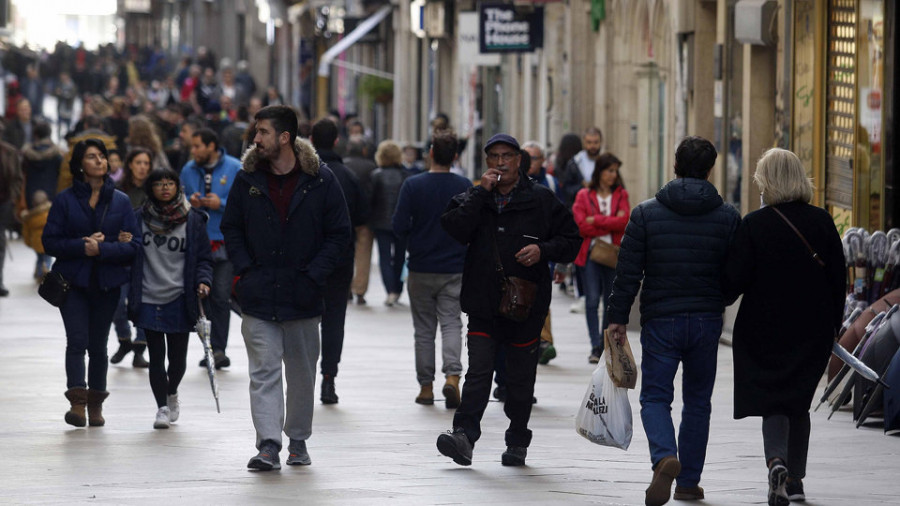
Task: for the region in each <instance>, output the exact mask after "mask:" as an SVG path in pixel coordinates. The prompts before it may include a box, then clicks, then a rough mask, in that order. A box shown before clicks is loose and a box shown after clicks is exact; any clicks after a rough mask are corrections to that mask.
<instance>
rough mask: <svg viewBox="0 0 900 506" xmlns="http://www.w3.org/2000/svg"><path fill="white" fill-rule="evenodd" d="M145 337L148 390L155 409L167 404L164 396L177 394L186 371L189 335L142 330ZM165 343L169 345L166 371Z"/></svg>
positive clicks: (185, 333)
mask: <svg viewBox="0 0 900 506" xmlns="http://www.w3.org/2000/svg"><path fill="white" fill-rule="evenodd" d="M144 334H145V335H146V336H147V351H149V352H150V389H151V390H153V397H154V398H155V399H156V407H158V408H161V407H163V406H165V405H166V404H167V402H168V399H166V396H169V395H174V394H177V393H178V385H180V384H181V380H182V378H184V371H185V370H187V349H188V337H189V336H190V334H188V333H187V332H184V333H177V332H176V333H172V334H163V333H162V332H157V331H155V330H144ZM166 341H168V343H169V368H168V370H167V369H166Z"/></svg>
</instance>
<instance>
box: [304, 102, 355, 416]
mask: <svg viewBox="0 0 900 506" xmlns="http://www.w3.org/2000/svg"><path fill="white" fill-rule="evenodd" d="M310 140H311V141H312V144H313V147H314V148H316V152H317V153H318V155H319V159H320V160H321V161H322V162H324V163H325V165H327V166H328V168H329V169H331V172H334V175H335V177H337V180H338V182H339V183H340V185H341V190H342V191H343V193H344V199H345V200H346V201H347V209H348V211H349V213H350V224H351V225H352V226H353V230H354V231H355V230H356V229H357V228H358V227H360V226H362V225H364V224H365V223H366V215H367V214H368V211H367V210H366V206H365V203H366V202H365V199H364V198H363V196H362V189H361V188H360V184H359V179H357V177H356V175H355V174H354V173H353V172H352V171H351V170H350V169H348V168H347V167H346V166H345V165H344V164H343V163H342V161H341V157H340V156H339V155H338V154H337V153H335V152H334V145H335V143H337V140H338V129H337V125H336V124H335V123H334V122H333V121H332V120H330V119H328V118H325V119H321V120H319V121H317V122H316V124H315V125H313V127H312V135H311V136H310ZM353 240H354V243H355V242H356V234H355V233H354V234H353ZM354 251H355V244H354V247H350V248H347V249H345V250H344V251H342V252H341V256H340V258H339V260H338V264H337V266H336V267H335V268H334V270H333V271H332V272H331V274H329V275H328V278H327V279H326V281H325V288H324V290H323V292H322V298H323V299H324V302H325V312H324V313H322V365H321V367H322V395H321V397H320V399H321V401H322V403H323V404H337V402H338V396H337V392H336V391H335V386H334V378H335V376H337V373H338V363H339V362H340V361H341V351H342V350H343V347H344V320H345V317H346V314H347V294H349V293H350V282H351V281H352V280H353V253H354Z"/></svg>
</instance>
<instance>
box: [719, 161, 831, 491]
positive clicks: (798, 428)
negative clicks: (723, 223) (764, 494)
mask: <svg viewBox="0 0 900 506" xmlns="http://www.w3.org/2000/svg"><path fill="white" fill-rule="evenodd" d="M753 178H754V181H755V182H756V184H757V186H758V187H759V188H760V191H761V192H762V194H761V195H762V201H763V204H764V205H765V207H763V208H762V209H760V210H758V211H754V212H752V213H750V214H748V215H747V216H746V217H745V218H744V219H743V221H742V222H741V226H740V228H739V229H738V231H737V234H736V236H735V240H734V243H733V244H732V245H731V249H730V253H729V255H728V261H727V263H726V268H725V273H724V286H725V290H726V296H727V297H728V299H729V301H730V302H733V301H734V300H735V299H736V298H737V296H738V295H740V294H743V295H744V298H743V300H742V301H741V306H740V310H739V311H738V315H737V320H736V321H735V325H734V345H733V348H732V350H733V354H734V417H735V418H744V417H747V416H761V417H763V426H762V432H763V443H764V447H765V455H766V463H767V465H768V467H769V487H770V488H769V504H779V505H785V504H788V496H790V497H791V499H800V498H801V497H802V496H803V484H802V481H801V479H802V478H803V477H804V476H805V474H806V456H807V451H808V449H809V431H810V423H809V406H810V402H811V401H812V398H813V395H814V394H815V390H816V386H817V385H818V383H819V379H820V378H821V377H822V373H823V372H824V371H825V367H826V364H827V362H828V357H829V356H830V355H831V347H832V343H833V341H834V337H835V335H836V333H837V331H838V329H839V328H840V326H841V318H842V314H843V309H844V298H845V296H846V284H847V281H846V272H845V270H844V251H843V247H842V245H841V238H840V236H839V234H838V231H837V229H836V228H835V225H834V220H833V219H832V217H831V215H830V214H828V212H827V211H825V210H824V209H821V208H818V207H815V206H812V205H810V204H809V201H810V200H811V199H812V196H813V187H812V184H811V183H810V181H809V179H808V178H807V177H806V171H805V170H804V168H803V165H802V163H801V162H800V159H799V158H797V156H796V155H795V154H794V153H791V152H790V151H787V150H784V149H779V148H773V149H770V150H769V151H767V152H766V153H765V154H764V155H763V156H762V158H760V160H759V163H758V164H757V166H756V174H755V175H754V177H753ZM782 215H783V216H782ZM788 221H790V223H792V224H793V226H794V227H796V229H797V230H796V231H794V230H793V229H792V227H791V225H789V224H788ZM801 236H802V238H801ZM804 240H805V241H806V242H807V243H808V246H807V245H806V244H804ZM813 252H815V254H816V257H814V256H813ZM785 479H786V480H787V481H786V482H785Z"/></svg>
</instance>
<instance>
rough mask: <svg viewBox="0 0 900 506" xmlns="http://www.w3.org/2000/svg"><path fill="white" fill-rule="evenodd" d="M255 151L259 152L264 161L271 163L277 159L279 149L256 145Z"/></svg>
mask: <svg viewBox="0 0 900 506" xmlns="http://www.w3.org/2000/svg"><path fill="white" fill-rule="evenodd" d="M256 150H257V151H258V152H259V155H260V156H261V157H262V158H263V159H264V160H269V161H273V160H276V159H277V158H278V153H279V149H278V147H277V146H273V147H271V148H267V147H265V146H263V145H262V144H257V145H256Z"/></svg>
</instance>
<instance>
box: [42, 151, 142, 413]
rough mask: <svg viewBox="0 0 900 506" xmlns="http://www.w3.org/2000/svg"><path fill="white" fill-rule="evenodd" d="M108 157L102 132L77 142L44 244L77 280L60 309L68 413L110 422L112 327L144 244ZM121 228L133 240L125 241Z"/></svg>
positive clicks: (59, 269)
mask: <svg viewBox="0 0 900 506" xmlns="http://www.w3.org/2000/svg"><path fill="white" fill-rule="evenodd" d="M106 156H107V152H106V146H105V145H104V144H103V142H102V141H100V140H99V139H85V140H82V141H80V142H78V143H77V144H75V146H74V147H73V149H72V159H71V161H70V162H69V170H71V171H72V177H73V181H72V186H71V187H70V188H68V189H66V190H64V191H62V192H61V193H60V194H59V195H57V196H56V198H55V199H54V200H53V206H52V207H51V208H50V214H49V215H48V217H47V225H46V226H45V227H44V233H43V236H42V242H43V244H44V250H45V251H46V253H47V254H48V255H52V256H54V257H56V263H54V265H53V271H54V272H57V273H58V274H60V275H61V276H62V277H63V278H65V279H66V281H68V283H69V284H70V285H71V289H70V290H69V293H68V296H67V297H66V300H65V302H64V303H63V304H62V305H61V306H60V308H59V310H60V313H61V314H62V319H63V323H64V324H65V328H66V384H67V388H68V390H66V397H67V398H68V399H69V402H70V403H71V407H70V409H69V411H68V412H67V413H66V417H65V419H66V422H67V423H69V424H70V425H74V426H76V427H84V426H85V424H86V423H87V422H88V421H89V422H90V425H91V426H102V425H103V424H104V423H105V420H104V419H103V413H102V408H103V401H104V400H105V399H106V398H107V396H109V392H107V391H106V371H107V367H108V365H107V356H106V343H107V338H108V336H109V326H110V324H111V323H112V319H113V313H114V312H115V310H116V304H117V302H118V300H119V287H120V286H122V284H124V283H125V282H126V281H127V280H128V275H129V273H128V268H129V266H130V265H131V261H132V260H133V259H134V255H135V252H136V251H137V248H138V243H137V241H136V240H135V239H134V237H136V236H137V233H138V228H137V221H136V220H135V219H134V212H133V211H132V209H131V205H130V203H129V201H128V197H127V196H126V195H125V194H124V193H122V192H120V191H118V190H116V189H115V185H114V184H113V182H112V180H111V179H110V178H109V175H108V165H107V161H106ZM122 233H124V234H122ZM120 234H122V235H123V237H122V238H123V239H126V238H127V239H128V240H126V241H120V240H119V238H120V237H119V236H120ZM85 351H87V352H88V356H89V359H88V367H87V381H85V367H84V353H85ZM85 409H87V418H86V417H85Z"/></svg>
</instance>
